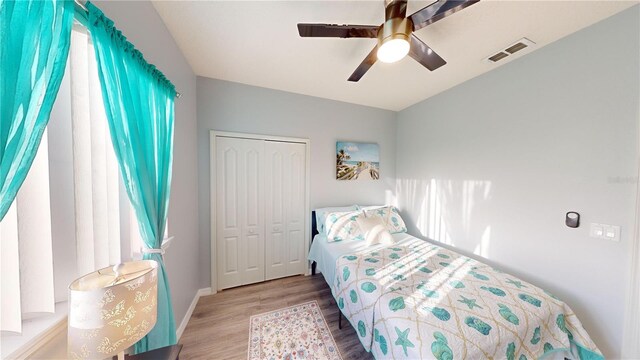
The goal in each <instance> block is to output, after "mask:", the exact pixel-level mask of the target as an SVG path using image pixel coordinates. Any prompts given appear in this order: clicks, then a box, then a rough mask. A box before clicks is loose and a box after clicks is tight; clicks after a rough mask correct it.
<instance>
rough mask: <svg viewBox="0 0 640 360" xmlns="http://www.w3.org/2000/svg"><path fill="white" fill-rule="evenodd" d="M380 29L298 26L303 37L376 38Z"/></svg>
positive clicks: (376, 27)
mask: <svg viewBox="0 0 640 360" xmlns="http://www.w3.org/2000/svg"><path fill="white" fill-rule="evenodd" d="M378 28H379V26H375V25H336V24H298V33H299V34H300V36H301V37H337V38H376V37H378Z"/></svg>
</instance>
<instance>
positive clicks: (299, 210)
mask: <svg viewBox="0 0 640 360" xmlns="http://www.w3.org/2000/svg"><path fill="white" fill-rule="evenodd" d="M287 150H288V151H287V161H286V163H285V173H286V174H287V176H286V181H285V183H286V188H287V189H289V191H288V193H287V196H286V197H285V198H286V204H287V207H286V228H287V231H288V236H287V248H288V251H287V253H286V255H287V259H286V263H287V273H288V274H289V275H293V274H302V273H304V272H305V270H306V267H307V266H306V264H307V260H306V251H305V249H304V243H305V241H304V236H305V216H306V214H305V206H304V203H305V187H306V177H305V174H306V164H305V157H306V145H305V144H297V143H289V144H287Z"/></svg>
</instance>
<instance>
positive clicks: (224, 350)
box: [180, 275, 373, 360]
mask: <svg viewBox="0 0 640 360" xmlns="http://www.w3.org/2000/svg"><path fill="white" fill-rule="evenodd" d="M311 300H317V301H318V304H319V305H320V308H321V309H322V314H323V315H324V317H325V319H326V320H327V323H328V324H329V330H330V331H331V333H332V334H333V337H334V339H335V340H336V343H337V345H338V348H339V349H340V353H341V354H342V358H343V359H373V357H372V356H371V354H369V353H367V352H366V351H364V348H363V347H362V345H361V344H360V341H359V340H358V336H357V334H356V332H355V331H354V329H353V328H352V327H351V325H350V324H349V322H348V321H347V320H346V319H344V318H343V319H342V330H340V329H338V307H337V305H336V302H335V300H334V299H333V296H331V290H330V289H329V286H327V284H326V283H325V281H324V278H323V277H322V275H314V276H293V277H289V278H284V279H278V280H273V281H268V282H264V283H259V284H254V285H247V286H242V287H238V288H233V289H228V290H224V291H221V292H218V293H217V294H215V295H210V296H205V297H202V298H200V300H199V301H198V305H197V306H196V308H195V310H194V312H193V315H192V316H191V320H190V321H189V324H188V325H187V328H186V329H185V331H184V333H183V334H182V338H181V339H180V343H181V344H183V345H184V348H182V353H180V359H183V360H184V359H246V358H247V348H248V345H249V318H250V317H251V315H256V314H261V313H264V312H268V311H272V310H276V309H280V308H283V307H287V306H292V305H297V304H300V303H303V302H307V301H311Z"/></svg>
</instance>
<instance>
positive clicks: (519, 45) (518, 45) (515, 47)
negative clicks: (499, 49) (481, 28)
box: [504, 42, 529, 54]
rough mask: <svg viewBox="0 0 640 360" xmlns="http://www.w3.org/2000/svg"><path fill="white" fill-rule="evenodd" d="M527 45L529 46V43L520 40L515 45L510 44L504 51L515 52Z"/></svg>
mask: <svg viewBox="0 0 640 360" xmlns="http://www.w3.org/2000/svg"><path fill="white" fill-rule="evenodd" d="M527 46H529V45H527V44H524V43H521V42H518V43H516V44H515V45H512V46H509V47H508V48H506V49H505V50H504V51H506V52H508V53H509V54H513V53H516V52H518V51H520V50H522V49H524V48H526V47H527Z"/></svg>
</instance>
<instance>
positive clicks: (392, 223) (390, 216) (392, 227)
mask: <svg viewBox="0 0 640 360" xmlns="http://www.w3.org/2000/svg"><path fill="white" fill-rule="evenodd" d="M364 213H365V216H366V217H380V218H382V220H383V221H384V224H385V227H386V228H387V229H388V230H389V232H390V233H392V234H397V233H405V232H407V227H406V225H405V224H404V220H402V217H401V216H400V214H399V213H398V209H396V208H395V207H394V206H385V207H381V208H377V209H371V210H365V211H364Z"/></svg>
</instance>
